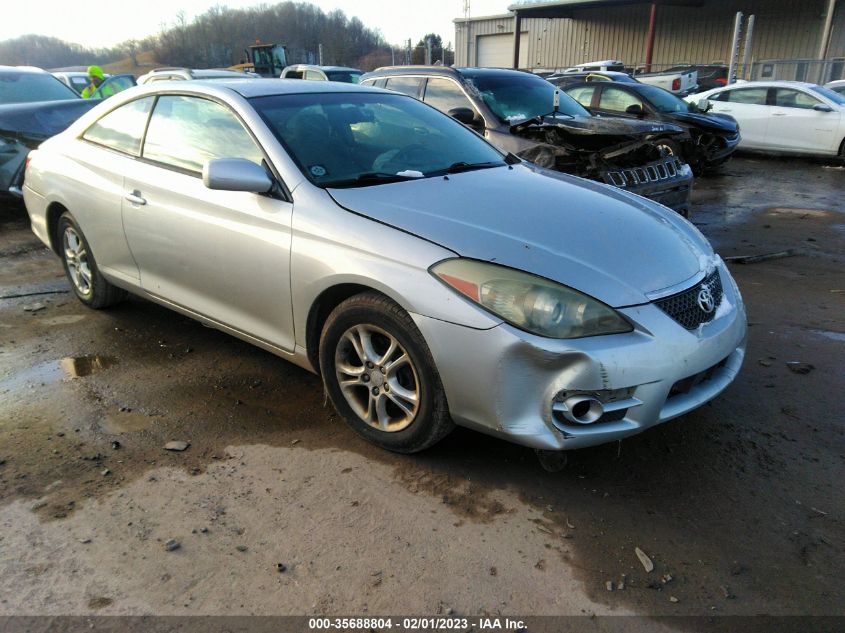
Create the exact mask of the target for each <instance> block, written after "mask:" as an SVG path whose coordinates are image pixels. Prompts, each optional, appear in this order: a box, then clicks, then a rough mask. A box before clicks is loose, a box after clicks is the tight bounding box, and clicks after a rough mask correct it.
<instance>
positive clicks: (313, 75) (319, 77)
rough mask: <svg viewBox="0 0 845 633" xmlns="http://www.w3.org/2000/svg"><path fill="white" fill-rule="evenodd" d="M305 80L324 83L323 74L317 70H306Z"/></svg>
mask: <svg viewBox="0 0 845 633" xmlns="http://www.w3.org/2000/svg"><path fill="white" fill-rule="evenodd" d="M305 78H306V79H310V80H311V81H323V74H322V73H319V72H317V71H316V70H306V71H305Z"/></svg>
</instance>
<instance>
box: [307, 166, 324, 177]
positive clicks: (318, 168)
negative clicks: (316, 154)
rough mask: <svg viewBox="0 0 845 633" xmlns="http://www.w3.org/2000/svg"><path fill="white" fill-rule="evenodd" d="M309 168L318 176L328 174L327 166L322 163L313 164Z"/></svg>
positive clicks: (312, 173)
mask: <svg viewBox="0 0 845 633" xmlns="http://www.w3.org/2000/svg"><path fill="white" fill-rule="evenodd" d="M309 170H310V171H311V175H312V176H315V177H317V178H320V177H322V176H325V175H326V168H325V167H323V166H322V165H312V166H311V167H309Z"/></svg>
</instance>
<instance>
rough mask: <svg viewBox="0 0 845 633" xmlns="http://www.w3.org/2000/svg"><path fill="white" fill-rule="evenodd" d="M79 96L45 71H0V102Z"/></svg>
mask: <svg viewBox="0 0 845 633" xmlns="http://www.w3.org/2000/svg"><path fill="white" fill-rule="evenodd" d="M79 98H80V97H79V95H78V94H76V93H75V92H74V91H73V90H72V89H70V88H68V87H67V86H66V85H65V84H63V83H62V82H61V81H59V80H58V79H56V78H55V77H53V75H48V74H47V73H36V72H17V71H11V72H2V73H0V104H6V103H32V102H35V101H64V100H66V99H79Z"/></svg>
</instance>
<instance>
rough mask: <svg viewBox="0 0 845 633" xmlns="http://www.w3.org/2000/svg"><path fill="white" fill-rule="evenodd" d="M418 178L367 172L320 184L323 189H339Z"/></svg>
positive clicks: (415, 178) (415, 177) (416, 178)
mask: <svg viewBox="0 0 845 633" xmlns="http://www.w3.org/2000/svg"><path fill="white" fill-rule="evenodd" d="M418 179H419V176H404V175H402V174H388V173H384V172H380V171H372V172H367V173H365V174H361V175H360V176H356V177H355V178H347V179H345V180H330V181H329V182H323V183H320V184H321V185H323V186H324V187H327V188H328V187H331V188H341V187H366V186H368V185H385V184H388V183H391V182H402V181H404V180H418Z"/></svg>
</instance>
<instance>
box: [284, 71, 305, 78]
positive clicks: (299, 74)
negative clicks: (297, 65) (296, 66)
mask: <svg viewBox="0 0 845 633" xmlns="http://www.w3.org/2000/svg"><path fill="white" fill-rule="evenodd" d="M285 79H302V71H301V70H289V71H288V72H287V73H286V74H285Z"/></svg>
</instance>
